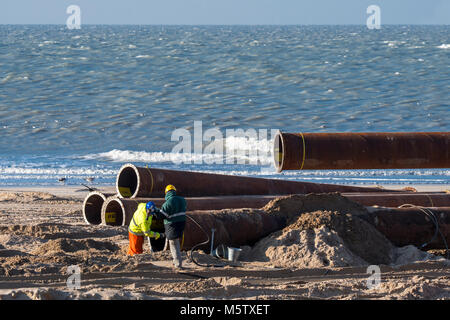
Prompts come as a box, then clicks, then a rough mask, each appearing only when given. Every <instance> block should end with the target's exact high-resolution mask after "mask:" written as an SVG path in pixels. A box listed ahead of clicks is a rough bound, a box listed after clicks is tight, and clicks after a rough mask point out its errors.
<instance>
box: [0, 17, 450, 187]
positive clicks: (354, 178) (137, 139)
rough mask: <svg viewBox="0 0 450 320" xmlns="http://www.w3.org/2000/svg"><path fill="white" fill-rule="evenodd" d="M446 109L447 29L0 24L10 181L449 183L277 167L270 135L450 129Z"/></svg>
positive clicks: (4, 176) (429, 177)
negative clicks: (149, 173) (157, 175)
mask: <svg viewBox="0 0 450 320" xmlns="http://www.w3.org/2000/svg"><path fill="white" fill-rule="evenodd" d="M449 115H450V26H448V25H441V26H439V25H432V26H425V25H382V27H381V29H378V30H377V29H372V30H369V29H368V28H367V27H366V26H363V25H348V26H331V25H329V26H327V25H324V26H303V25H297V26H295V25H292V26H264V25H262V26H216V25H214V26H175V25H173V26H164V25H161V26H157V25H82V26H81V29H72V30H70V29H68V28H67V27H66V26H65V25H0V187H1V186H54V185H61V184H63V185H73V186H76V185H81V184H85V185H88V186H94V187H95V186H96V185H114V183H115V179H116V175H117V172H118V170H119V168H120V167H121V166H122V165H123V164H124V163H134V164H136V165H139V166H149V167H156V168H166V169H176V170H191V171H199V172H211V173H221V174H232V175H245V176H253V177H263V178H276V179H288V180H295V181H310V182H320V183H336V184H351V185H374V184H375V185H385V184H404V185H415V184H438V185H446V184H449V182H450V169H448V168H440V169H418V170H413V169H398V170H302V171H283V172H281V173H277V172H276V170H275V168H274V165H273V159H272V158H273V154H272V148H273V146H272V145H273V141H272V139H273V133H274V132H276V131H277V130H281V131H283V132H431V131H447V132H448V131H450V116H449ZM199 126H200V127H201V129H202V130H201V133H200V134H199V133H198V132H194V131H195V129H197V128H198V127H199ZM242 132H244V134H243V135H242V134H240V133H242ZM254 132H256V133H257V134H256V135H254V134H253V135H250V134H248V133H254ZM206 133H215V135H214V139H212V138H211V137H210V136H209V135H208V134H206ZM199 137H200V138H199ZM196 139H197V140H196ZM212 143H215V145H217V146H221V148H218V149H214V150H215V152H216V151H217V152H218V150H219V151H220V150H221V149H223V150H222V151H223V155H222V154H221V153H220V152H218V153H217V154H214V156H212V154H211V153H208V150H211V148H210V147H211V144H212ZM199 144H200V145H199ZM181 147H183V148H181ZM222 147H223V148H222ZM252 150H253V151H255V150H257V152H256V153H255V152H251V151H252ZM231 151H233V152H231ZM235 151H236V152H235ZM234 152H235V153H234ZM212 158H213V159H212Z"/></svg>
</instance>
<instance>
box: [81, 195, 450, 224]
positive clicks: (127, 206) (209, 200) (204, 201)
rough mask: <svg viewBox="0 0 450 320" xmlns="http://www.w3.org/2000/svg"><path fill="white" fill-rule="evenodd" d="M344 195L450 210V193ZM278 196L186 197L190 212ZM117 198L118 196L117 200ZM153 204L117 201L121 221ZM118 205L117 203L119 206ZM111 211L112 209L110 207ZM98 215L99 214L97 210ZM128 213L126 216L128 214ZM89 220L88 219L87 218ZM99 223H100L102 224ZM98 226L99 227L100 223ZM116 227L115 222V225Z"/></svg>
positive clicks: (254, 204) (254, 205)
mask: <svg viewBox="0 0 450 320" xmlns="http://www.w3.org/2000/svg"><path fill="white" fill-rule="evenodd" d="M341 195H342V196H344V197H346V198H348V199H349V200H351V201H354V202H356V203H359V204H361V205H364V206H374V205H377V206H380V207H399V206H401V205H404V204H414V205H418V206H423V207H435V206H436V207H447V206H448V207H450V194H446V193H435V194H433V193H419V192H416V193H399V194H397V193H394V194H390V193H381V194H380V193H343V194H341ZM277 197H278V196H266V195H262V196H222V197H219V196H216V197H199V198H186V202H187V208H188V210H189V211H196V210H221V209H241V208H251V209H259V208H262V207H264V206H265V205H266V204H267V203H269V202H270V201H272V200H274V199H276V198H277ZM113 198H117V197H113ZM148 201H153V202H154V203H155V204H156V206H158V207H160V206H161V205H162V204H163V203H164V201H165V200H164V198H133V199H126V198H121V199H116V200H115V202H118V206H117V208H116V209H117V210H118V211H119V214H120V215H121V217H120V221H122V222H123V223H124V225H128V223H129V221H130V220H131V216H130V215H132V214H133V213H134V211H135V210H136V209H137V205H138V204H139V203H141V202H144V203H146V202H148ZM116 205H117V204H114V206H116ZM110 208H111V207H110ZM98 211H99V213H98V216H99V217H100V218H99V220H100V222H101V223H102V224H107V223H106V216H105V215H106V213H107V212H115V211H114V210H113V211H111V210H108V207H107V206H105V207H103V208H102V207H100V210H98ZM95 212H97V211H95ZM124 213H125V214H124ZM85 220H86V219H85ZM100 222H99V223H100ZM99 223H97V224H99ZM113 224H114V223H113Z"/></svg>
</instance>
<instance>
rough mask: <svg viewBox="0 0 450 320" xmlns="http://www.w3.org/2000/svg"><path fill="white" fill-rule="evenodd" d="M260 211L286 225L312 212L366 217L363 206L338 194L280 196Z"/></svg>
mask: <svg viewBox="0 0 450 320" xmlns="http://www.w3.org/2000/svg"><path fill="white" fill-rule="evenodd" d="M262 210H264V211H265V212H268V213H270V214H275V215H278V216H280V217H283V218H285V219H286V221H287V223H288V224H289V223H291V222H292V221H293V220H295V219H296V218H297V217H298V216H299V215H300V214H302V213H307V212H314V211H336V212H341V213H350V214H352V215H355V216H366V215H367V210H366V208H365V207H364V206H362V205H360V204H358V203H356V202H353V201H351V200H349V199H348V198H346V197H343V196H341V195H340V194H339V193H321V194H314V193H311V194H307V195H300V194H295V195H288V196H282V197H278V198H276V199H274V200H272V201H270V202H269V203H268V204H266V205H265V206H264V207H263V208H262Z"/></svg>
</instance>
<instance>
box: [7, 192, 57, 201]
mask: <svg viewBox="0 0 450 320" xmlns="http://www.w3.org/2000/svg"><path fill="white" fill-rule="evenodd" d="M57 199H58V198H57V197H56V196H54V195H52V194H50V193H46V192H1V193H0V202H20V203H28V202H33V201H42V200H57Z"/></svg>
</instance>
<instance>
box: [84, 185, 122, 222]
mask: <svg viewBox="0 0 450 320" xmlns="http://www.w3.org/2000/svg"><path fill="white" fill-rule="evenodd" d="M114 196H115V194H112V193H101V192H98V191H94V192H90V193H89V194H88V195H87V196H86V198H85V199H84V201H83V207H82V214H83V219H84V221H86V223H87V224H93V225H97V224H100V223H101V222H102V206H103V203H104V202H105V201H106V199H107V198H109V197H114Z"/></svg>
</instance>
